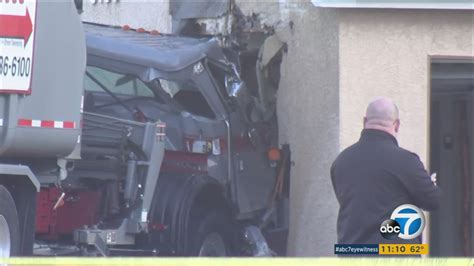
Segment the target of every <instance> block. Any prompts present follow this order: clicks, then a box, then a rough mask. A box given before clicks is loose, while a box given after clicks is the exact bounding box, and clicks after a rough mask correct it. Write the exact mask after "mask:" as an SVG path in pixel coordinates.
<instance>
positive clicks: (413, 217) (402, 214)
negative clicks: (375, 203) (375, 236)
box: [380, 204, 425, 239]
mask: <svg viewBox="0 0 474 266" xmlns="http://www.w3.org/2000/svg"><path fill="white" fill-rule="evenodd" d="M424 227H425V216H424V214H423V212H422V211H421V210H420V209H419V208H418V207H416V206H414V205H411V204H403V205H400V206H398V207H397V208H396V209H395V210H394V211H393V212H392V215H391V216H390V219H388V220H385V221H383V222H382V224H381V225H380V234H381V235H382V236H383V237H384V238H386V239H395V238H396V237H399V238H401V239H414V238H416V237H418V236H419V235H420V234H421V232H423V228H424Z"/></svg>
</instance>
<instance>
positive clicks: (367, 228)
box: [331, 98, 440, 244]
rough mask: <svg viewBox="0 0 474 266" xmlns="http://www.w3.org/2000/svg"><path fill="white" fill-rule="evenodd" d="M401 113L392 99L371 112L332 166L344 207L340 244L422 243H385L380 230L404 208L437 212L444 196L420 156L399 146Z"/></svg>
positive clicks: (340, 218) (371, 107) (374, 106)
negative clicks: (392, 214) (409, 205)
mask: <svg viewBox="0 0 474 266" xmlns="http://www.w3.org/2000/svg"><path fill="white" fill-rule="evenodd" d="M399 127H400V120H399V117H398V109H397V107H396V105H395V104H394V103H393V102H392V101H391V100H390V99H387V98H378V99H375V100H374V101H372V102H371V103H370V104H369V106H368V107H367V112H366V116H365V117H364V129H363V130H362V133H361V137H360V139H359V141H358V142H357V143H355V144H354V145H352V146H350V147H348V148H347V149H345V150H344V151H342V152H341V153H340V154H339V156H338V157H337V158H336V160H335V161H334V163H333V165H332V167H331V179H332V184H333V187H334V191H335V193H336V197H337V200H338V202H339V205H340V209H339V215H338V219H337V237H338V243H339V244H379V243H401V244H409V243H412V244H416V243H421V237H417V238H415V239H411V240H404V239H400V238H395V239H393V240H391V239H385V238H384V237H382V235H381V234H380V231H379V230H380V225H381V223H382V222H383V221H385V220H387V219H390V215H391V213H392V211H393V210H394V209H395V208H396V207H398V206H400V205H402V204H413V205H415V206H418V207H419V208H421V209H424V210H433V209H436V208H437V207H438V205H439V197H440V191H439V189H438V187H437V186H436V183H435V180H431V178H430V176H429V175H428V173H427V172H426V170H425V168H424V166H423V163H422V162H421V161H420V159H419V157H418V156H417V155H416V154H415V153H412V152H410V151H407V150H405V149H403V148H400V147H399V146H398V142H397V138H396V137H397V133H398V130H399Z"/></svg>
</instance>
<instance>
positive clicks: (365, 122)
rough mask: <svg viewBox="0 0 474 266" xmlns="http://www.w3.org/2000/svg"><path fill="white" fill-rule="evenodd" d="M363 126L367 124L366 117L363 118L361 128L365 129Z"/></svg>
mask: <svg viewBox="0 0 474 266" xmlns="http://www.w3.org/2000/svg"><path fill="white" fill-rule="evenodd" d="M365 124H367V117H365V116H364V120H363V121H362V127H363V128H365Z"/></svg>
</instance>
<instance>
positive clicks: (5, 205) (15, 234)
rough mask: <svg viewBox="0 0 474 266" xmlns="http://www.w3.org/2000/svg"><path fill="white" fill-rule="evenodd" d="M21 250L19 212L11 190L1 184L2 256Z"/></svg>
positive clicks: (15, 253)
mask: <svg viewBox="0 0 474 266" xmlns="http://www.w3.org/2000/svg"><path fill="white" fill-rule="evenodd" d="M19 252H20V228H19V222H18V213H17V210H16V207H15V202H14V201H13V198H12V196H11V195H10V192H9V191H8V190H7V189H6V188H5V187H4V186H2V185H0V258H2V257H3V258H5V257H10V256H17V255H19Z"/></svg>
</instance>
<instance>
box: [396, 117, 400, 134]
mask: <svg viewBox="0 0 474 266" xmlns="http://www.w3.org/2000/svg"><path fill="white" fill-rule="evenodd" d="M399 129H400V119H397V120H396V121H395V132H397V133H398V130H399Z"/></svg>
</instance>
